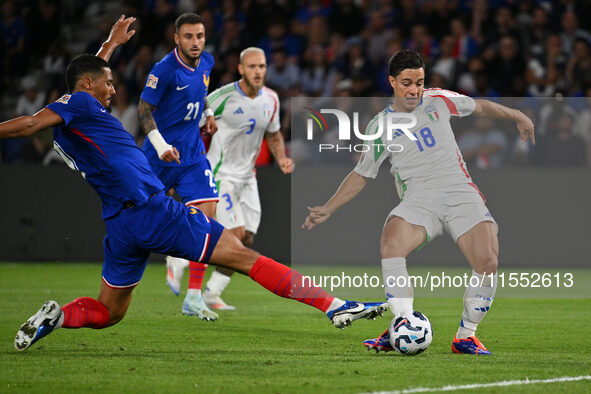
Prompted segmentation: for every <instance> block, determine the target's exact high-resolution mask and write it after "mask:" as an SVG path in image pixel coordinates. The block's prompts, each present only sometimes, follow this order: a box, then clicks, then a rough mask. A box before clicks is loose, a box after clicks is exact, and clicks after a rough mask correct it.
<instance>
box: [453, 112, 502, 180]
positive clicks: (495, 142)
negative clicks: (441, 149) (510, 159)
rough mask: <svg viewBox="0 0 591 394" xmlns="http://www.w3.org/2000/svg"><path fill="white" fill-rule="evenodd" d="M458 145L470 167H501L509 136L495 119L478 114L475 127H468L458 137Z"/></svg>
mask: <svg viewBox="0 0 591 394" xmlns="http://www.w3.org/2000/svg"><path fill="white" fill-rule="evenodd" d="M458 147H459V148H460V151H461V152H462V156H464V160H465V161H466V164H468V166H469V167H476V168H479V169H487V168H499V167H501V165H502V164H503V161H504V158H505V153H506V149H507V137H506V136H505V133H504V132H503V131H502V130H500V129H499V128H497V127H496V126H495V122H494V120H493V119H490V118H483V117H480V116H478V117H476V118H475V119H474V128H468V129H467V130H466V131H465V132H463V133H462V134H461V135H460V137H459V138H458Z"/></svg>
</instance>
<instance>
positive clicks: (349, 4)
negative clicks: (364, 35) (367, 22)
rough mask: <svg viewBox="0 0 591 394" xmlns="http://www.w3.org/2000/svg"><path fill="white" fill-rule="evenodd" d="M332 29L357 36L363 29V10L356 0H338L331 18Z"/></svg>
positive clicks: (344, 34)
mask: <svg viewBox="0 0 591 394" xmlns="http://www.w3.org/2000/svg"><path fill="white" fill-rule="evenodd" d="M329 25H330V30H331V31H332V32H335V33H339V34H341V35H343V36H346V37H347V36H356V35H358V34H359V33H361V30H362V29H363V25H364V20H363V11H362V10H361V9H360V8H359V7H357V5H356V4H355V1H354V0H336V1H335V4H334V8H333V11H332V14H331V15H330V19H329Z"/></svg>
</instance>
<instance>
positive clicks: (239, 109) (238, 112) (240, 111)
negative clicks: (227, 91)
mask: <svg viewBox="0 0 591 394" xmlns="http://www.w3.org/2000/svg"><path fill="white" fill-rule="evenodd" d="M243 113H244V111H243V110H242V107H238V109H237V110H236V111H234V115H238V114H243Z"/></svg>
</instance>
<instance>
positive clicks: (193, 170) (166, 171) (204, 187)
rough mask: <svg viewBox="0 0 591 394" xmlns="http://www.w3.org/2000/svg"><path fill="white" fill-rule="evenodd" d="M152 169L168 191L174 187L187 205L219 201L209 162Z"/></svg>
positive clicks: (154, 167)
mask: <svg viewBox="0 0 591 394" xmlns="http://www.w3.org/2000/svg"><path fill="white" fill-rule="evenodd" d="M181 160H182V158H181ZM152 168H153V169H154V172H155V173H156V175H157V176H158V178H160V180H161V181H162V183H164V186H166V190H168V189H170V188H171V187H174V189H175V190H176V192H177V193H178V195H179V196H180V197H181V200H182V201H183V202H184V203H185V204H200V203H202V202H208V201H218V200H219V197H218V190H217V186H216V184H215V179H214V178H213V171H212V170H211V166H210V165H209V161H207V160H203V161H201V162H198V163H195V164H190V165H188V166H175V167H165V166H152Z"/></svg>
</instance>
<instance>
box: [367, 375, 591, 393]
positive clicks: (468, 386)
mask: <svg viewBox="0 0 591 394" xmlns="http://www.w3.org/2000/svg"><path fill="white" fill-rule="evenodd" d="M581 380H591V375H584V376H563V377H560V378H550V379H528V378H525V379H523V380H503V381H500V382H491V383H473V384H460V385H455V386H454V385H449V386H443V387H415V388H412V389H406V390H394V391H375V392H373V394H407V393H431V392H438V391H456V390H471V389H479V388H487V387H506V386H518V385H524V384H546V383H561V382H578V381H581Z"/></svg>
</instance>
